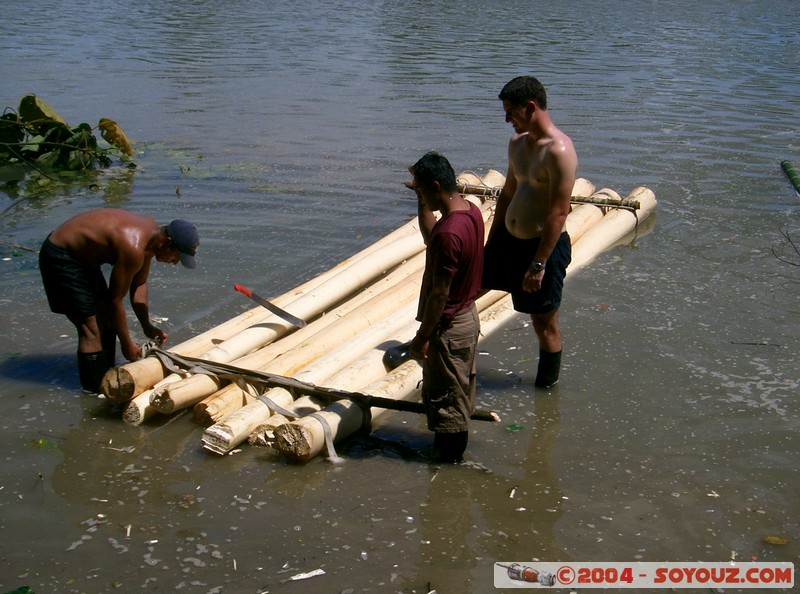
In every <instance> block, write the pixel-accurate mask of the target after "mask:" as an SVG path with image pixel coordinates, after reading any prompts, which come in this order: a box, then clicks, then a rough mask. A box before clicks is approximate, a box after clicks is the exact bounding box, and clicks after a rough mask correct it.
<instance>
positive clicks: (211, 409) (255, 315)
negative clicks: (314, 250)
mask: <svg viewBox="0 0 800 594" xmlns="http://www.w3.org/2000/svg"><path fill="white" fill-rule="evenodd" d="M504 181H505V179H504V176H503V175H502V174H501V173H499V172H497V171H495V170H490V171H489V172H488V173H486V174H485V175H484V176H478V175H477V174H475V173H473V172H464V173H462V174H461V175H459V176H458V183H459V189H460V191H461V192H462V193H464V195H465V196H466V197H467V198H468V199H469V200H471V201H472V202H474V203H475V204H476V205H478V206H479V207H480V208H481V211H482V213H483V216H484V220H485V221H486V230H487V232H488V230H489V227H490V224H491V219H492V216H493V213H494V205H495V199H496V198H497V196H498V195H499V192H500V189H501V188H502V186H503V183H504ZM655 206H656V199H655V195H654V194H653V192H652V191H651V190H649V189H648V188H646V187H637V188H635V189H634V190H633V191H632V192H631V193H630V194H629V195H627V196H626V197H624V198H623V197H621V196H620V195H618V194H617V193H616V192H615V191H613V190H610V189H608V188H603V189H600V190H597V191H595V187H594V185H593V184H592V183H591V182H589V181H588V180H586V179H582V178H581V179H578V180H577V181H576V183H575V186H574V188H573V200H572V209H571V212H570V214H569V216H568V217H567V230H568V232H569V234H570V238H571V240H572V263H571V264H570V266H569V268H568V278H569V276H570V275H571V274H573V273H574V272H575V271H577V270H579V269H580V268H582V267H583V266H585V265H586V264H587V263H589V262H590V261H591V260H592V259H593V258H595V257H596V256H597V255H598V254H600V253H601V252H603V251H605V250H608V249H609V248H611V247H613V246H614V245H617V244H618V243H620V242H622V241H629V240H630V238H631V235H632V234H634V233H636V232H637V230H638V229H639V228H640V227H639V225H640V224H641V223H642V222H643V221H644V220H645V219H646V218H647V217H648V216H649V215H650V214H651V213H652V212H653V211H654V210H655ZM424 263H425V245H424V243H423V241H422V237H421V235H420V232H419V225H418V221H417V219H416V218H414V219H413V220H411V221H409V222H408V223H406V224H405V225H403V226H401V227H399V228H398V229H396V230H395V231H394V232H392V233H390V234H389V235H387V236H385V237H384V238H382V239H381V240H379V241H377V242H376V243H374V244H372V245H371V246H369V247H367V248H365V249H364V250H362V251H360V252H359V253H357V254H355V255H353V256H351V257H350V258H348V259H347V260H344V261H343V262H341V263H339V264H338V265H336V266H334V267H333V268H331V269H330V270H328V271H327V272H325V273H323V274H320V275H319V276H317V277H315V278H313V279H311V280H309V281H308V282H306V283H304V284H302V285H300V286H298V287H296V288H295V289H293V290H291V291H288V292H287V293H285V294H283V295H281V296H279V297H277V298H275V299H273V300H272V301H273V303H274V304H275V305H278V306H279V307H281V308H284V309H286V310H287V311H289V312H290V313H292V314H293V315H295V316H297V317H299V318H302V319H303V320H305V321H306V322H307V325H306V326H305V327H303V328H297V327H295V326H293V325H292V324H290V323H289V322H286V321H284V320H282V319H281V318H279V317H277V316H276V315H275V314H273V313H271V312H269V311H268V310H267V309H265V308H263V307H261V306H258V307H254V308H252V309H250V310H248V311H245V312H244V313H242V314H240V315H238V316H236V317H234V318H232V319H230V320H228V321H227V322H225V323H223V324H220V325H218V326H216V327H214V328H211V329H210V330H208V331H206V332H204V333H202V334H199V335H197V336H195V337H194V338H191V339H189V340H187V341H185V342H182V343H180V344H178V345H176V346H174V347H172V348H170V349H169V350H166V351H165V350H161V349H158V348H154V349H152V350H151V351H150V352H149V353H148V355H147V356H146V357H144V358H143V359H141V360H139V361H135V362H132V363H126V364H124V365H121V366H119V367H114V368H112V369H110V370H109V372H108V373H107V374H106V375H105V377H104V378H103V382H102V391H103V393H104V394H105V396H106V397H107V398H108V399H109V400H110V401H111V402H115V403H124V404H125V408H124V412H123V414H122V418H123V420H124V421H125V422H126V423H129V424H132V425H140V424H142V423H144V422H146V421H147V420H148V419H151V418H153V417H156V416H158V415H162V416H163V415H172V414H174V413H176V412H178V411H181V410H184V409H187V408H192V410H193V413H194V420H195V421H196V422H197V423H198V424H200V425H201V426H204V427H205V430H204V431H203V433H202V437H201V442H202V445H203V447H204V448H205V449H206V450H208V451H209V452H213V453H215V454H220V455H223V454H228V453H230V452H232V451H233V450H234V449H235V448H237V447H238V446H240V445H242V444H245V443H247V444H249V445H251V446H258V447H266V448H270V449H271V450H272V452H273V453H274V454H276V455H279V456H284V457H286V458H287V459H289V460H291V461H294V462H306V461H308V460H310V459H311V458H313V457H315V456H317V455H319V454H321V453H323V452H324V453H326V454H327V456H329V457H330V458H335V456H336V454H335V449H334V448H335V444H336V442H338V441H339V440H341V439H343V438H345V437H347V436H349V435H352V434H353V433H355V432H357V431H359V430H361V429H363V428H366V429H367V430H369V428H370V427H371V424H372V423H374V422H375V420H376V419H378V418H380V417H381V416H382V415H384V414H386V413H387V412H388V411H391V410H403V411H409V412H414V413H421V412H422V411H423V409H422V405H421V403H420V402H419V386H420V382H421V380H422V369H421V367H420V365H419V363H418V362H416V361H413V360H411V361H406V362H405V363H403V364H401V365H399V366H398V367H396V368H395V369H388V368H387V367H386V366H385V364H384V361H383V355H384V354H385V352H386V350H387V349H388V348H389V347H391V346H394V345H397V344H401V343H405V342H407V341H409V340H411V338H412V337H413V336H414V333H415V332H416V329H417V327H418V325H419V324H418V322H416V321H415V320H414V316H415V313H416V304H417V298H418V295H419V289H420V283H421V279H422V271H423V267H424ZM477 307H478V311H479V313H480V319H481V340H483V339H484V338H485V337H487V336H489V335H490V334H491V333H492V332H493V331H494V330H495V329H497V328H498V327H499V326H501V325H502V324H503V323H504V322H506V321H507V320H508V319H509V318H510V317H511V316H512V315H513V313H514V312H513V309H512V307H511V299H510V296H509V295H508V294H506V293H503V292H499V291H490V292H488V293H487V294H485V295H484V296H482V297H481V298H480V299H479V300H478V302H477ZM479 400H480V398H479ZM473 418H479V419H485V420H499V418H498V417H497V415H495V414H494V413H491V411H480V410H478V411H476V414H475V415H474V416H473Z"/></svg>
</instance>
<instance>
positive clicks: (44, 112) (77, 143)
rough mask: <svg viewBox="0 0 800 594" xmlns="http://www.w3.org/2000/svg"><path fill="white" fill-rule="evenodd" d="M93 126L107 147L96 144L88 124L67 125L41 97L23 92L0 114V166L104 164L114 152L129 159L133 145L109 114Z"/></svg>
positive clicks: (49, 168)
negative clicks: (19, 98)
mask: <svg viewBox="0 0 800 594" xmlns="http://www.w3.org/2000/svg"><path fill="white" fill-rule="evenodd" d="M97 128H98V129H99V131H100V135H101V137H102V138H103V140H105V141H106V142H107V143H108V144H109V146H108V147H107V148H103V147H100V146H99V145H98V142H97V138H96V137H95V135H94V133H93V130H92V127H91V126H90V125H89V124H87V123H81V124H78V125H77V126H75V127H71V126H70V125H69V124H67V122H66V120H65V119H64V118H63V117H61V115H59V113H58V112H57V111H56V110H55V109H53V108H52V107H51V106H50V105H48V104H47V103H46V102H45V101H43V100H42V99H41V98H39V97H37V96H36V95H25V96H24V97H23V98H22V99H21V100H20V102H19V107H18V108H17V110H16V111H14V110H13V109H11V108H8V107H7V108H6V109H5V111H4V112H3V115H2V116H0V166H4V165H17V164H24V165H28V166H30V167H33V168H34V169H37V170H45V171H54V172H57V171H61V170H66V171H76V170H81V169H90V168H92V167H95V166H101V167H108V166H109V165H111V162H112V157H114V156H116V157H118V158H119V159H121V160H123V161H130V159H131V157H133V147H132V146H131V143H130V141H129V140H128V137H127V136H126V135H125V132H123V131H122V128H120V126H119V125H118V124H117V123H116V122H115V121H114V120H111V119H109V118H101V119H100V121H99V123H98V125H97Z"/></svg>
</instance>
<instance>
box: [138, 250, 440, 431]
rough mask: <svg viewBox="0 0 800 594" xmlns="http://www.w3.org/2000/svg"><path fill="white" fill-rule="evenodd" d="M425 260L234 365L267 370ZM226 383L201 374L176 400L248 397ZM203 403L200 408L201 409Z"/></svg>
mask: <svg viewBox="0 0 800 594" xmlns="http://www.w3.org/2000/svg"><path fill="white" fill-rule="evenodd" d="M424 257H425V255H424V253H420V254H417V255H416V256H414V257H412V258H410V259H409V260H407V261H406V262H404V263H403V264H401V265H400V266H398V267H397V268H396V269H395V270H393V271H392V272H390V273H389V274H388V275H386V276H385V277H383V278H381V279H379V280H378V281H376V282H375V283H373V284H372V285H370V286H368V287H367V288H365V289H364V290H362V291H360V292H359V293H358V294H357V295H355V296H354V297H353V298H351V299H348V300H347V301H345V302H344V303H343V304H342V305H340V306H339V307H337V308H336V309H334V310H332V311H330V312H328V313H326V314H324V315H323V316H321V317H319V318H317V319H316V320H314V321H313V322H312V323H311V324H309V325H308V326H306V327H305V328H302V329H299V330H298V331H296V332H293V333H292V334H289V335H288V336H285V337H283V338H282V339H281V340H279V341H276V342H273V343H270V344H268V345H266V346H265V347H263V348H261V349H259V350H258V351H255V352H253V353H251V354H249V355H245V356H244V357H242V358H240V359H237V360H235V361H232V362H231V363H232V364H233V365H235V366H237V367H240V368H244V369H254V370H264V369H265V366H266V365H267V364H269V362H270V361H272V360H273V359H275V358H276V357H278V356H280V355H281V354H283V353H285V352H289V351H292V350H294V349H295V348H298V346H300V345H302V344H304V343H306V342H309V341H313V340H314V337H315V336H316V335H317V334H320V333H322V332H323V331H325V330H326V329H327V328H328V327H329V326H331V325H333V324H341V323H343V322H342V320H343V319H345V318H347V317H348V316H350V315H351V314H352V313H353V312H355V311H358V310H359V308H361V307H363V306H365V305H366V304H367V303H369V302H370V300H372V299H374V298H376V297H377V296H378V295H381V294H384V293H388V292H390V291H393V290H395V289H396V288H397V287H398V286H399V285H400V283H402V282H406V281H408V279H409V278H412V276H413V275H415V274H417V273H418V271H419V270H420V268H421V266H422V262H423V258H424ZM223 383H224V382H223V381H222V380H221V379H220V378H217V377H214V376H210V375H205V374H197V375H192V376H189V377H187V378H185V379H183V380H182V381H181V382H179V383H177V384H174V385H173V387H172V390H173V391H174V392H175V393H176V394H177V396H176V399H177V402H178V403H180V406H181V407H182V406H184V405H185V406H189V405H190V404H189V403H191V402H195V401H199V402H202V401H203V400H205V399H214V398H218V397H224V398H225V400H226V402H227V403H231V402H234V401H236V400H241V399H242V398H246V397H245V396H244V395H243V393H242V392H241V391H240V390H238V388H235V387H234V388H231V389H230V390H228V389H226V388H225V387H223ZM151 394H152V393H151ZM159 398H160V396H159ZM163 398H164V399H169V398H171V396H170V394H167V395H166V396H164V397H163ZM199 402H198V404H197V405H196V406H199ZM206 404H208V403H206ZM163 406H164V410H165V411H173V410H175V407H176V403H170V402H167V401H166V400H165V403H164V405H163ZM212 414H213V411H212ZM196 418H198V419H199V420H200V422H203V423H204V424H205V421H206V420H207V416H206V415H205V413H204V411H203V410H202V407H201V410H200V411H198V417H196ZM220 418H222V417H218V416H217V415H216V414H214V418H213V421H214V422H216V421H219V420H220Z"/></svg>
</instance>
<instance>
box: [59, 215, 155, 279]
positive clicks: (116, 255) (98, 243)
mask: <svg viewBox="0 0 800 594" xmlns="http://www.w3.org/2000/svg"><path fill="white" fill-rule="evenodd" d="M159 228H160V227H159V225H158V224H157V223H156V222H155V221H154V220H153V219H151V218H150V217H145V216H142V215H137V214H134V213H131V212H127V211H123V210H115V209H110V208H107V209H100V210H92V211H88V212H85V213H81V214H78V215H75V216H74V217H72V218H71V219H69V220H68V221H66V222H64V223H63V224H62V225H61V226H59V227H58V228H57V229H56V230H55V231H53V233H52V234H51V235H50V241H51V242H52V243H53V244H54V245H56V246H58V247H60V248H63V249H65V250H67V251H68V252H69V253H70V254H71V255H72V257H74V258H76V259H77V260H80V261H82V262H86V263H87V264H97V265H100V264H116V263H117V262H118V261H119V259H120V256H122V257H123V258H125V259H128V260H133V261H136V260H138V261H139V264H140V266H141V265H143V264H145V260H146V259H147V260H148V261H149V258H146V257H145V256H146V252H150V253H149V254H148V255H150V256H152V252H151V251H150V248H149V246H148V242H149V241H150V240H151V238H152V237H153V235H154V234H155V233H157V232H158V231H159Z"/></svg>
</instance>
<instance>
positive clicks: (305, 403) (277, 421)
mask: <svg viewBox="0 0 800 594" xmlns="http://www.w3.org/2000/svg"><path fill="white" fill-rule="evenodd" d="M323 406H324V405H323V403H322V401H320V400H319V399H318V398H314V397H312V396H301V397H300V398H297V399H296V400H295V401H294V402H293V403H292V404H290V405H289V406H288V407H286V408H287V410H289V411H290V412H293V413H294V415H293V416H292V419H297V418H300V417H304V416H306V415H309V414H311V413H315V412H319V411H321V410H322V408H323ZM292 419H290V418H288V417H285V416H283V415H282V414H274V413H273V415H272V416H271V417H269V418H268V419H267V420H266V421H264V422H263V423H261V424H260V425H258V426H257V427H256V428H255V429H253V431H251V432H250V435H249V436H248V438H247V443H248V444H249V445H254V446H260V447H269V448H271V447H272V441H273V439H274V438H275V429H276V428H277V427H279V426H280V425H283V424H284V423H289V422H290V421H291V420H292Z"/></svg>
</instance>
